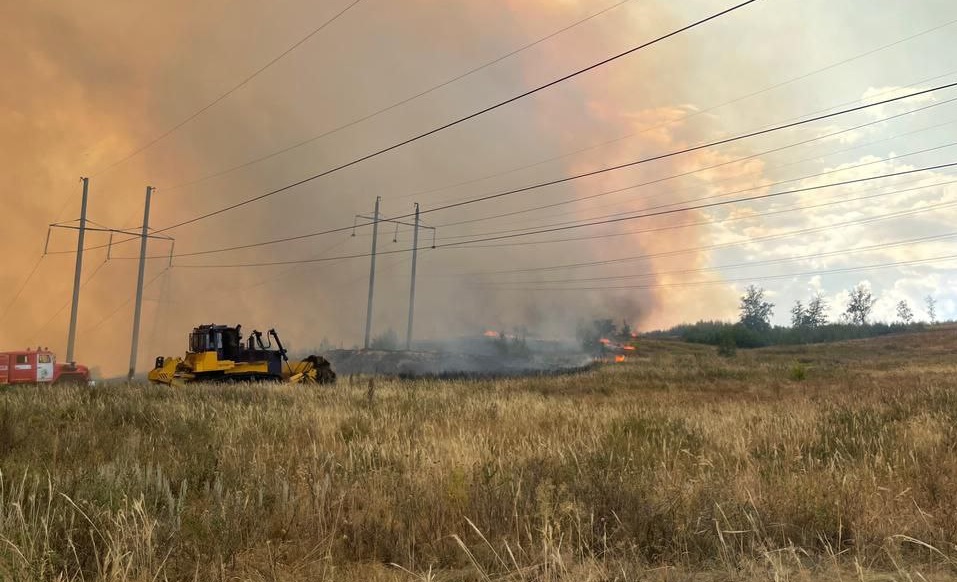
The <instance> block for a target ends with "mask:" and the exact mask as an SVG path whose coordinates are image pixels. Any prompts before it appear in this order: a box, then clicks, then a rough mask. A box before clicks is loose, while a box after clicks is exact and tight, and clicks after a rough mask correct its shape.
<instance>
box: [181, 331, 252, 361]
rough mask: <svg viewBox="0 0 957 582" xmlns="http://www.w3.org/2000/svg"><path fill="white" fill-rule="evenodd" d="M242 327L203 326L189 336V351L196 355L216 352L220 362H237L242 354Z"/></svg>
mask: <svg viewBox="0 0 957 582" xmlns="http://www.w3.org/2000/svg"><path fill="white" fill-rule="evenodd" d="M240 329H241V328H240V326H238V325H237V326H236V327H230V326H227V325H201V326H199V327H197V328H194V329H193V332H192V333H190V334H189V351H190V352H192V353H194V354H199V353H203V352H216V357H217V359H219V360H237V359H239V357H240V354H241V352H242V346H243V342H242V334H241V333H240Z"/></svg>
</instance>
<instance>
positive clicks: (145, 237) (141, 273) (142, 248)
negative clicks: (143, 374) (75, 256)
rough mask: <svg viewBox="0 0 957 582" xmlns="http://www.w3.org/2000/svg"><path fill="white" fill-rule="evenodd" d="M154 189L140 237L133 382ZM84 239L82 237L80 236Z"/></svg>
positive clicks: (148, 192) (149, 190)
mask: <svg viewBox="0 0 957 582" xmlns="http://www.w3.org/2000/svg"><path fill="white" fill-rule="evenodd" d="M152 196H153V187H152V186H147V187H146V206H145V208H144V210H143V233H142V235H140V270H139V274H138V275H137V278H136V307H135V308H134V309H133V342H132V345H131V347H130V372H129V375H128V376H127V378H128V379H129V380H130V381H132V380H133V376H134V375H135V374H136V352H137V349H138V348H139V341H140V314H141V313H142V310H143V278H144V276H145V275H146V243H147V242H148V241H149V228H150V198H152ZM80 238H81V239H82V238H83V237H82V235H80Z"/></svg>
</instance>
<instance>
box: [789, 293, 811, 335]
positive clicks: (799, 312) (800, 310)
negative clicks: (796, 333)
mask: <svg viewBox="0 0 957 582" xmlns="http://www.w3.org/2000/svg"><path fill="white" fill-rule="evenodd" d="M806 322H807V309H805V308H804V304H803V303H801V300H800V299H798V300H797V301H795V302H794V307H792V308H791V327H794V328H801V327H805V324H806Z"/></svg>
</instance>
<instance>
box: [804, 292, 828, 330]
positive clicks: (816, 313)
mask: <svg viewBox="0 0 957 582" xmlns="http://www.w3.org/2000/svg"><path fill="white" fill-rule="evenodd" d="M804 325H805V326H806V327H821V326H822V325H827V302H826V301H825V300H824V298H823V297H821V294H820V293H818V294H816V295H814V297H813V298H812V299H811V301H810V302H809V303H808V304H807V309H806V310H805V311H804Z"/></svg>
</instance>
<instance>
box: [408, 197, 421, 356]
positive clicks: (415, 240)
mask: <svg viewBox="0 0 957 582" xmlns="http://www.w3.org/2000/svg"><path fill="white" fill-rule="evenodd" d="M418 258H419V203H418V202H416V203H415V226H414V227H412V284H411V285H410V288H409V327H408V328H407V329H406V332H405V349H406V350H410V349H412V319H413V317H414V315H415V267H416V262H417V260H418Z"/></svg>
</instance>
